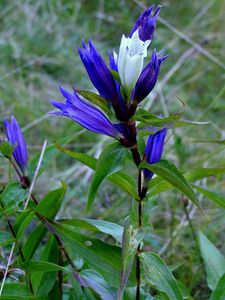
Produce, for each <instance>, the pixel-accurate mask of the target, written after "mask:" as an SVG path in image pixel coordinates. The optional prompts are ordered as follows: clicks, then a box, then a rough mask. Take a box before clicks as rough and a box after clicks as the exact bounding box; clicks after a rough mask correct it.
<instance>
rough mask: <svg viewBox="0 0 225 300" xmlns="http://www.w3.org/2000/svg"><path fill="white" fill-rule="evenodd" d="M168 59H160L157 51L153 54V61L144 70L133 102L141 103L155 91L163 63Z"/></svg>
mask: <svg viewBox="0 0 225 300" xmlns="http://www.w3.org/2000/svg"><path fill="white" fill-rule="evenodd" d="M166 58H167V55H166V56H163V57H160V53H159V54H157V53H156V52H155V50H154V51H153V53H152V59H151V61H150V62H149V63H148V64H147V66H146V67H145V68H144V69H143V70H142V72H141V74H140V76H139V78H138V80H137V82H136V84H135V88H134V91H133V100H134V101H135V102H137V103H140V102H141V101H142V100H144V99H145V98H146V97H147V96H148V94H149V93H150V92H151V91H152V90H153V88H154V86H155V84H156V82H157V79H158V76H159V71H160V66H161V63H162V62H163V61H164V60H165V59H166Z"/></svg>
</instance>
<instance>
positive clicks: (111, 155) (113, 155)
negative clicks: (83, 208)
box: [87, 142, 126, 210]
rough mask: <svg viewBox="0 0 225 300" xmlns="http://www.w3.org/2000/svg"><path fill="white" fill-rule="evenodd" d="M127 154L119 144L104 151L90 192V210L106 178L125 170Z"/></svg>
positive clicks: (88, 205)
mask: <svg viewBox="0 0 225 300" xmlns="http://www.w3.org/2000/svg"><path fill="white" fill-rule="evenodd" d="M125 154H126V152H125V149H124V147H123V146H121V145H120V144H119V143H117V142H116V143H113V144H111V145H109V146H107V147H106V148H105V149H104V150H103V151H102V153H101V155H100V157H99V159H98V161H97V164H96V169H95V174H94V178H93V180H92V183H91V187H90V190H89V195H88V203H87V209H88V210H89V209H90V208H91V205H92V203H93V201H94V199H95V195H96V193H97V190H98V188H99V187H100V184H101V183H102V181H103V180H104V178H105V177H107V176H109V175H112V174H113V173H116V172H118V171H119V170H121V169H122V168H123V166H124V163H125Z"/></svg>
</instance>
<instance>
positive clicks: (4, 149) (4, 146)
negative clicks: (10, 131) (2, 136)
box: [0, 141, 14, 158]
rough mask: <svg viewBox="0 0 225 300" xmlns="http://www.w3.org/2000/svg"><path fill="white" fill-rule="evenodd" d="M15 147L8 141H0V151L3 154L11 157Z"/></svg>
mask: <svg viewBox="0 0 225 300" xmlns="http://www.w3.org/2000/svg"><path fill="white" fill-rule="evenodd" d="M13 149H14V147H13V146H12V145H11V144H10V143H9V142H7V141H4V142H2V143H0V152H1V153H2V155H3V156H5V157H8V158H11V156H12V152H13Z"/></svg>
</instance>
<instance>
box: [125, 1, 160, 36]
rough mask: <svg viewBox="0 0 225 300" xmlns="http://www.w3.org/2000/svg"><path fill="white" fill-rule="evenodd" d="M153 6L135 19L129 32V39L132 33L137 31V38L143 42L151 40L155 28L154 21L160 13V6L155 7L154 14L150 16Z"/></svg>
mask: <svg viewBox="0 0 225 300" xmlns="http://www.w3.org/2000/svg"><path fill="white" fill-rule="evenodd" d="M153 8H154V5H152V6H151V7H149V8H147V9H146V10H145V11H144V12H143V13H142V14H141V15H140V16H139V18H138V19H137V21H136V23H135V24H134V27H133V28H132V30H131V33H130V37H132V35H133V33H134V32H135V31H136V30H137V29H138V33H139V38H140V40H142V41H143V42H145V41H147V40H152V39H153V36H154V32H155V28H156V20H157V17H158V15H159V12H160V6H159V5H158V6H157V7H156V10H155V12H154V13H153V15H152V16H151V13H152V10H153Z"/></svg>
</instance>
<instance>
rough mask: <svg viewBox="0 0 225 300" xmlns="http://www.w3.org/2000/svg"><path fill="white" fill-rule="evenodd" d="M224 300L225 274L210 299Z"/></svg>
mask: <svg viewBox="0 0 225 300" xmlns="http://www.w3.org/2000/svg"><path fill="white" fill-rule="evenodd" d="M224 299H225V274H223V275H222V276H221V277H220V279H219V281H218V283H217V286H216V288H215V290H214V292H213V293H212V295H211V297H210V300H224Z"/></svg>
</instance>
